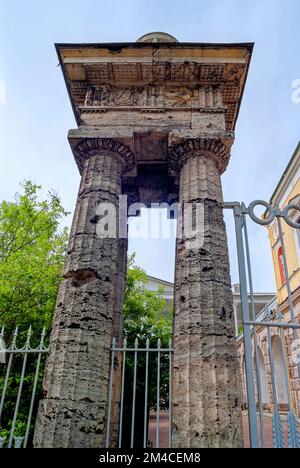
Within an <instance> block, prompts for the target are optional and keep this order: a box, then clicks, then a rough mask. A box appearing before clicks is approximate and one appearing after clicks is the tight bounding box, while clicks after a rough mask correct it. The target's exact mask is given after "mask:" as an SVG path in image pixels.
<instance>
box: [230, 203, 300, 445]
mask: <svg viewBox="0 0 300 468" xmlns="http://www.w3.org/2000/svg"><path fill="white" fill-rule="evenodd" d="M257 206H260V207H261V206H262V207H264V209H265V213H264V215H263V216H262V217H258V216H257V215H256V214H255V212H254V211H255V209H256V207H257ZM225 208H226V209H231V210H233V214H234V222H235V234H236V246H237V256H238V267H239V278H240V292H241V308H242V324H243V333H242V335H241V339H240V342H241V344H242V345H243V348H244V365H243V359H242V362H241V366H240V367H241V375H242V379H243V377H244V382H245V387H246V402H247V403H246V409H247V413H248V422H249V438H250V446H251V447H253V448H257V447H267V446H270V443H271V444H272V445H273V447H275V448H283V447H289V448H300V437H299V427H300V426H299V417H300V346H299V334H300V332H299V328H300V324H299V323H300V312H299V309H297V310H296V308H295V304H294V298H293V291H292V287H291V280H290V278H291V274H292V273H293V272H291V271H289V267H288V261H287V254H286V244H285V236H284V232H283V224H282V223H283V222H285V223H287V224H288V225H289V228H292V229H300V224H299V223H298V222H295V221H293V219H291V217H290V214H291V213H292V211H293V212H294V213H295V212H296V213H297V214H298V216H297V219H298V218H299V216H300V213H299V212H300V206H299V205H294V204H290V205H288V206H286V207H285V208H284V209H283V210H282V211H281V210H280V209H279V207H273V206H270V205H269V204H268V203H267V202H265V201H261V200H256V201H253V202H252V203H251V204H250V205H249V207H246V206H245V205H244V204H243V203H242V204H240V203H236V202H234V203H225ZM248 220H249V221H253V222H254V223H256V224H258V225H261V226H272V228H273V226H274V228H275V229H276V232H277V237H278V245H279V248H280V249H281V250H280V258H279V260H280V261H281V265H280V268H281V272H282V277H283V279H285V284H284V288H285V291H286V296H287V297H286V301H285V308H283V304H277V303H276V302H275V304H274V303H273V304H269V305H268V306H266V307H265V308H264V310H263V311H262V312H261V313H260V314H257V313H256V310H255V304H254V292H253V278H252V269H251V258H250V257H251V256H250V250H251V249H250V245H249V237H248V230H247V221H248ZM299 266H300V265H299ZM299 286H300V284H299V285H298V287H299ZM294 289H295V288H294ZM249 298H250V301H249ZM264 366H265V367H264ZM267 439H271V441H270V440H267Z"/></svg>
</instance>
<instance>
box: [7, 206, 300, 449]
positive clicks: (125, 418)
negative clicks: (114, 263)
mask: <svg viewBox="0 0 300 468" xmlns="http://www.w3.org/2000/svg"><path fill="white" fill-rule="evenodd" d="M258 205H263V206H264V207H265V209H266V216H265V218H264V219H261V218H258V217H257V216H256V215H255V213H254V209H255V208H256V206H258ZM225 208H226V209H231V210H232V211H233V215H234V222H235V234H236V244H237V256H238V267H239V279H240V294H241V304H242V323H243V333H242V335H241V336H239V337H238V339H237V343H238V346H239V350H240V353H239V354H240V369H241V381H242V383H244V387H245V395H244V399H245V408H246V412H247V415H246V416H247V418H248V426H249V431H248V432H249V439H250V446H251V447H267V446H270V445H273V446H274V447H277V448H282V447H290V448H300V436H299V427H300V426H299V417H300V342H299V334H300V331H299V329H300V306H299V308H298V309H297V310H296V308H295V303H294V299H293V290H292V287H291V282H290V276H291V272H290V271H289V267H288V261H287V255H286V246H285V236H284V232H283V229H282V222H283V221H284V222H286V223H287V224H288V225H289V226H290V227H291V228H293V229H300V224H299V223H296V222H294V221H293V220H291V219H290V218H289V213H290V211H291V210H296V211H297V210H298V211H299V212H300V206H297V205H289V206H288V207H286V208H285V209H284V210H282V211H281V210H280V209H279V208H278V207H271V206H269V205H268V204H267V203H266V202H262V201H255V202H253V203H251V204H250V205H249V207H246V206H245V205H244V204H240V203H226V204H225ZM247 219H251V220H252V221H253V222H254V223H256V224H258V225H265V226H269V225H270V224H272V223H274V224H276V226H277V229H278V244H279V245H280V248H281V252H282V269H283V272H284V278H285V284H284V288H285V290H286V301H285V302H286V304H285V305H284V306H283V305H282V304H277V303H271V304H269V305H268V306H266V307H265V309H264V310H263V311H262V312H261V314H260V315H257V314H256V310H255V300H254V290H253V274H252V266H251V253H250V252H251V245H250V242H249V235H248V228H247ZM299 239H300V236H299ZM298 286H299V287H300V285H298ZM249 297H250V302H249ZM4 339H5V330H4V329H3V328H2V331H1V333H0V394H1V400H0V424H1V425H0V447H9V448H12V447H16V448H25V447H27V446H28V445H30V437H31V430H32V426H33V422H34V416H35V408H36V400H37V396H38V390H39V388H38V387H39V384H40V380H41V373H42V359H43V356H45V355H46V354H47V353H48V348H47V346H45V330H43V331H42V333H41V336H40V338H39V343H38V344H37V345H36V346H33V345H32V329H31V327H30V328H29V330H28V332H27V335H26V336H24V334H20V333H19V332H18V329H16V330H15V332H14V333H13V336H12V339H11V344H10V345H9V346H7V347H6V346H5V345H4ZM20 339H22V340H23V343H24V345H23V346H19V345H18V342H19V341H20ZM110 353H111V369H110V379H109V383H108V391H109V398H108V408H107V414H106V446H107V447H119V448H123V447H128V448H138V447H143V448H146V447H148V446H154V447H156V448H159V447H164V448H167V447H171V446H172V356H173V349H172V345H171V341H170V342H169V343H168V344H167V345H164V346H162V344H161V342H160V340H158V341H157V342H156V341H155V342H154V341H153V340H151V339H147V340H142V338H139V339H135V340H134V341H129V342H128V341H127V340H126V339H125V340H124V342H123V343H122V345H119V344H116V341H115V340H113V342H112V346H111V350H110ZM3 361H4V362H3ZM29 374H30V375H31V380H29V381H27V379H28V375H29ZM199 385H201V382H199ZM24 388H25V390H26V392H25V391H24ZM24 399H26V404H25V405H23V406H22V400H24ZM20 412H21V413H22V421H23V426H22V430H20V427H19V424H18V423H19V416H20ZM25 413H26V414H25ZM24 421H25V422H24ZM246 432H247V431H246ZM245 436H246V437H245V440H246V439H247V434H245ZM270 437H271V439H272V440H271V442H270V440H268V438H270Z"/></svg>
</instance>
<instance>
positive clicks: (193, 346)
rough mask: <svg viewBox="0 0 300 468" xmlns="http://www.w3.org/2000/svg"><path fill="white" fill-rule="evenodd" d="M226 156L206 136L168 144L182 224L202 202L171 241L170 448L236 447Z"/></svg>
mask: <svg viewBox="0 0 300 468" xmlns="http://www.w3.org/2000/svg"><path fill="white" fill-rule="evenodd" d="M227 153H228V149H227V148H226V147H225V145H224V144H223V143H222V142H221V141H219V140H218V139H216V140H214V139H209V138H204V139H199V140H191V141H186V142H185V143H184V144H183V145H178V146H176V147H175V149H174V154H175V155H176V159H177V163H178V164H179V167H180V168H181V170H180V196H179V197H180V203H181V206H182V218H183V223H182V224H183V225H184V223H185V222H186V218H187V216H189V214H190V213H191V211H190V210H189V206H188V205H190V206H191V205H193V210H196V205H197V204H200V205H199V206H201V204H202V206H203V207H204V212H203V213H204V215H203V219H202V222H201V225H200V226H194V228H195V227H196V230H195V233H194V234H193V236H192V237H189V236H186V235H185V234H183V237H182V238H181V239H178V240H177V252H176V267H175V271H176V273H175V318H174V337H173V340H174V376H173V402H174V409H173V447H177V448H179V447H240V446H242V428H241V407H240V390H239V382H238V361H237V352H236V346H235V339H234V322H233V304H232V293H231V281H230V272H229V261H228V248H227V238H226V230H225V225H224V221H223V210H222V202H223V199H222V188H221V181H220V172H222V170H224V165H225V164H226V161H227V160H228V157H227ZM200 213H201V209H200ZM200 219H201V216H200ZM203 221H204V222H203ZM179 226H180V223H179ZM202 228H203V229H202Z"/></svg>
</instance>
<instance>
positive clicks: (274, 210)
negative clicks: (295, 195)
mask: <svg viewBox="0 0 300 468" xmlns="http://www.w3.org/2000/svg"><path fill="white" fill-rule="evenodd" d="M257 206H263V207H264V208H265V209H266V211H265V216H264V217H261V218H259V217H258V216H256V214H255V213H254V210H255V208H256V207H257ZM292 210H294V211H298V212H299V218H300V205H296V204H294V203H291V204H289V205H287V206H286V207H285V208H284V209H283V210H280V208H279V206H271V205H270V204H269V203H268V202H266V201H264V200H254V201H253V202H252V203H250V205H249V207H248V208H246V209H245V211H244V212H245V213H246V214H249V216H250V218H251V219H252V220H253V221H254V222H255V223H257V224H261V225H262V226H267V225H268V224H271V223H272V222H273V221H274V219H275V218H279V217H280V218H283V219H284V220H285V222H286V223H287V224H288V225H289V226H291V227H292V228H296V229H300V222H296V221H294V220H293V219H291V218H290V211H292Z"/></svg>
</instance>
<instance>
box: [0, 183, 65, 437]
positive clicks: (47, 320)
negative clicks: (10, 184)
mask: <svg viewBox="0 0 300 468" xmlns="http://www.w3.org/2000/svg"><path fill="white" fill-rule="evenodd" d="M22 187H23V191H22V193H21V194H17V195H16V197H15V200H14V201H13V202H7V201H3V202H2V203H1V204H0V327H1V326H3V325H4V326H5V335H4V340H5V342H6V344H7V346H8V345H9V344H10V343H11V339H12V334H13V331H14V329H15V327H16V326H17V325H18V327H19V334H18V339H17V346H24V344H25V340H26V334H27V330H28V327H29V325H32V327H33V336H32V338H31V342H30V344H31V346H32V347H35V346H37V345H38V343H39V341H40V335H41V331H42V328H43V327H44V326H45V328H46V332H47V334H49V332H50V328H51V322H52V316H53V311H54V307H55V301H56V296H57V290H58V286H59V283H60V281H61V278H62V268H63V261H64V256H65V253H66V248H67V230H66V229H63V230H60V223H61V221H62V219H63V218H64V217H65V216H66V215H67V214H68V213H67V212H66V211H65V210H64V209H63V207H62V205H61V202H60V200H59V198H58V196H57V195H56V194H55V193H53V192H49V193H48V196H47V198H46V199H44V200H40V193H41V186H39V185H36V184H34V183H32V182H30V181H25V182H24V183H23V184H22ZM44 357H45V355H43V362H42V366H41V369H40V373H39V386H38V388H39V390H40V389H41V380H42V377H43V367H44V365H43V364H44ZM36 359H37V357H36V355H35V354H34V355H33V354H29V355H28V356H27V365H26V374H25V379H24V384H23V389H22V398H21V402H20V407H19V413H18V420H17V424H16V428H15V432H14V435H24V433H25V428H26V423H27V417H28V411H29V406H30V399H31V392H32V387H33V382H34V374H35V366H36ZM22 363H23V357H22V356H20V355H19V354H17V355H14V358H13V361H12V367H11V372H10V375H9V379H8V386H7V391H6V398H5V404H4V408H3V413H2V417H1V424H0V436H1V435H2V436H5V437H6V438H7V430H10V428H11V423H12V416H13V413H14V408H15V403H16V400H17V394H18V388H19V384H20V373H21V368H22ZM4 380H5V367H4V366H0V396H1V391H2V389H3V386H4ZM37 396H38V397H39V395H37ZM37 400H38V398H37ZM35 411H36V408H35V409H34V414H35ZM32 421H34V418H33V420H32ZM31 433H32V428H31Z"/></svg>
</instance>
